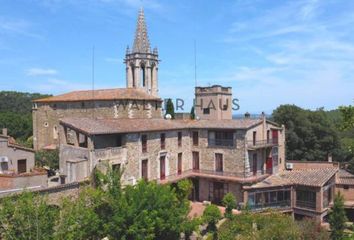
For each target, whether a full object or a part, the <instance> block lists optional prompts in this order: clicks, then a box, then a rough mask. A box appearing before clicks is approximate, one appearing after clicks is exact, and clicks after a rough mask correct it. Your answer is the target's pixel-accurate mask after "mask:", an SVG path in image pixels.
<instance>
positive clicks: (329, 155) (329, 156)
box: [327, 153, 332, 162]
mask: <svg viewBox="0 0 354 240" xmlns="http://www.w3.org/2000/svg"><path fill="white" fill-rule="evenodd" d="M327 161H328V162H332V153H328V155H327Z"/></svg>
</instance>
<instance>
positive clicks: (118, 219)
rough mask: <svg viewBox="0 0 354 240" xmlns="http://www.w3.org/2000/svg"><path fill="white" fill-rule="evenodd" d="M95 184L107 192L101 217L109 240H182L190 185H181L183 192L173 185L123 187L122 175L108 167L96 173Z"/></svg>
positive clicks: (143, 183) (145, 183)
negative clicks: (102, 171)
mask: <svg viewBox="0 0 354 240" xmlns="http://www.w3.org/2000/svg"><path fill="white" fill-rule="evenodd" d="M96 176H99V177H98V178H102V176H103V178H102V179H101V180H95V181H94V182H96V185H98V186H100V188H102V189H104V190H105V193H106V197H105V198H104V199H105V201H104V203H103V204H102V205H101V208H100V210H99V211H98V212H99V216H100V218H101V219H102V222H103V223H104V224H103V229H104V232H105V236H108V237H109V238H110V239H127V240H129V239H179V235H180V233H181V232H183V231H184V230H186V229H185V227H186V226H184V225H183V223H185V221H186V220H187V214H188V212H189V202H188V201H187V199H186V196H187V192H188V191H189V190H188V188H189V187H188V183H187V182H185V183H183V184H181V185H179V188H180V189H179V190H178V191H180V193H179V194H177V193H176V189H175V188H173V187H171V186H170V185H160V184H157V183H155V182H146V181H140V182H139V183H138V184H137V185H135V186H126V187H125V188H124V189H123V188H121V187H120V183H119V180H120V176H121V173H120V172H117V171H113V170H111V168H110V167H108V168H107V172H106V174H100V173H99V174H96Z"/></svg>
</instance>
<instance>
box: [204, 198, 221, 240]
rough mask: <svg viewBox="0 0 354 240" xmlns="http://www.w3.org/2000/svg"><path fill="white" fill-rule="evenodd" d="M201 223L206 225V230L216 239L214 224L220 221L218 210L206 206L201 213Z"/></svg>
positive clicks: (211, 206) (215, 207) (214, 207)
mask: <svg viewBox="0 0 354 240" xmlns="http://www.w3.org/2000/svg"><path fill="white" fill-rule="evenodd" d="M202 219H203V222H204V223H206V224H208V226H207V230H208V231H209V232H211V233H212V234H213V238H214V239H216V230H217V228H216V224H217V223H218V221H219V220H220V219H221V212H220V209H219V208H218V207H217V206H216V205H213V204H211V205H208V206H207V207H206V208H205V209H204V212H203V216H202Z"/></svg>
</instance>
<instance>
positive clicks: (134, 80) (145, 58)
mask: <svg viewBox="0 0 354 240" xmlns="http://www.w3.org/2000/svg"><path fill="white" fill-rule="evenodd" d="M124 63H125V64H126V80H127V88H137V89H142V90H144V91H146V92H147V93H149V94H151V95H154V96H158V78H157V74H158V64H159V59H158V52H157V48H154V50H153V51H152V52H151V48H150V42H149V37H148V33H147V28H146V24H145V17H144V11H143V9H141V10H140V11H139V16H138V22H137V27H136V32H135V39H134V44H133V48H132V49H129V46H128V47H127V50H126V54H125V59H124Z"/></svg>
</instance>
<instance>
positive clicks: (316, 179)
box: [280, 167, 338, 187]
mask: <svg viewBox="0 0 354 240" xmlns="http://www.w3.org/2000/svg"><path fill="white" fill-rule="evenodd" d="M337 171H338V168H334V167H333V168H318V169H306V170H304V169H303V170H292V171H286V172H284V173H282V174H280V176H281V177H283V178H285V179H288V180H290V181H291V182H293V183H294V184H298V185H304V186H313V187H321V186H323V185H324V184H325V183H326V182H327V181H328V180H330V179H331V178H332V177H333V176H334V175H335V174H336V172H337Z"/></svg>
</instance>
